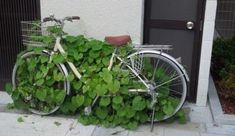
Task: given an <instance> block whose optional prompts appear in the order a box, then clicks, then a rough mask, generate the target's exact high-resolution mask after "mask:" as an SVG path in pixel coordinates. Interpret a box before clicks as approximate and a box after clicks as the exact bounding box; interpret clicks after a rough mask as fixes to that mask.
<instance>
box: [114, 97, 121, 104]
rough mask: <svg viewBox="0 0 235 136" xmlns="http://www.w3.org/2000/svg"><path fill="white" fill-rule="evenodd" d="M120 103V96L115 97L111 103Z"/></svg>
mask: <svg viewBox="0 0 235 136" xmlns="http://www.w3.org/2000/svg"><path fill="white" fill-rule="evenodd" d="M122 101H123V99H122V97H121V96H115V97H114V98H113V103H115V104H121V103H122Z"/></svg>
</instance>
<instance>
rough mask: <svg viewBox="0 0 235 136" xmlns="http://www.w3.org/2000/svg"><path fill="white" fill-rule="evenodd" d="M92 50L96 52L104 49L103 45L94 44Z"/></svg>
mask: <svg viewBox="0 0 235 136" xmlns="http://www.w3.org/2000/svg"><path fill="white" fill-rule="evenodd" d="M92 43H93V44H92V46H91V47H92V50H94V51H98V50H100V49H102V44H101V43H100V42H92Z"/></svg>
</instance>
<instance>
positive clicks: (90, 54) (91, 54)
mask: <svg viewBox="0 0 235 136" xmlns="http://www.w3.org/2000/svg"><path fill="white" fill-rule="evenodd" d="M99 55H100V52H96V51H93V50H91V51H90V52H89V57H91V58H94V59H96V58H97V57H99Z"/></svg>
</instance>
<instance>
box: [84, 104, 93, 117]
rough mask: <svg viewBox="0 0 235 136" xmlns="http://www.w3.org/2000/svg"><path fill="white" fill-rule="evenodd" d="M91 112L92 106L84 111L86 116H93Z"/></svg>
mask: <svg viewBox="0 0 235 136" xmlns="http://www.w3.org/2000/svg"><path fill="white" fill-rule="evenodd" d="M91 112H92V109H91V106H88V107H85V109H84V113H85V115H87V116H88V115H90V114H91Z"/></svg>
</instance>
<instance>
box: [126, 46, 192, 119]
mask: <svg viewBox="0 0 235 136" xmlns="http://www.w3.org/2000/svg"><path fill="white" fill-rule="evenodd" d="M126 65H129V66H130V67H131V69H132V70H131V73H132V74H130V76H131V77H132V78H133V80H134V81H138V82H139V83H140V82H142V83H143V81H144V82H145V83H144V85H143V84H142V86H143V88H144V86H145V87H146V85H147V86H148V88H149V89H147V90H146V91H145V92H144V93H143V91H142V92H141V93H140V92H139V93H138V94H139V95H142V96H143V97H145V98H147V99H146V100H147V102H148V105H149V107H150V108H149V110H148V111H147V112H149V114H150V115H152V113H153V112H152V110H154V112H155V115H154V116H155V117H154V121H162V120H166V119H168V118H170V117H172V116H173V115H175V114H176V113H177V112H178V111H179V110H180V109H181V107H182V105H183V104H184V101H185V99H186V95H187V80H186V79H187V78H186V77H187V74H186V72H185V71H184V69H183V67H182V66H181V65H180V64H179V63H178V62H177V61H175V60H174V59H173V58H172V57H171V56H169V55H167V54H165V53H162V52H159V51H152V50H142V51H137V52H135V53H133V54H131V55H129V56H128V59H127V63H126ZM133 71H134V72H133ZM134 73H135V74H134ZM138 76H139V77H141V79H142V81H140V78H138ZM136 89H138V88H136ZM145 89H146V88H145ZM152 92H154V93H155V94H154V95H153V94H151V93H152ZM153 96H154V98H153Z"/></svg>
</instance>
